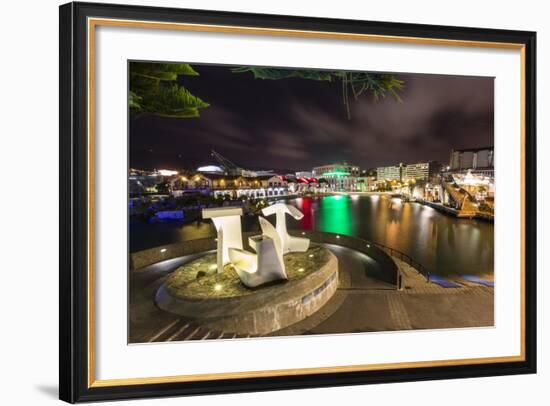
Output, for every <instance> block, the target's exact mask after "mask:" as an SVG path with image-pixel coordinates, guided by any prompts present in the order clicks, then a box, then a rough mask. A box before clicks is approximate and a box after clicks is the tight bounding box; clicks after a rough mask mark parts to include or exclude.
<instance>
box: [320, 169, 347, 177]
mask: <svg viewBox="0 0 550 406" xmlns="http://www.w3.org/2000/svg"><path fill="white" fill-rule="evenodd" d="M323 175H324V176H349V175H350V173H349V172H345V171H338V170H336V171H332V172H325V173H324V174H323Z"/></svg>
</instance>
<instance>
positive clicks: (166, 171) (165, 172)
mask: <svg viewBox="0 0 550 406" xmlns="http://www.w3.org/2000/svg"><path fill="white" fill-rule="evenodd" d="M157 172H158V173H159V174H160V175H162V176H174V175H177V174H178V171H172V170H170V169H159V170H158V171H157Z"/></svg>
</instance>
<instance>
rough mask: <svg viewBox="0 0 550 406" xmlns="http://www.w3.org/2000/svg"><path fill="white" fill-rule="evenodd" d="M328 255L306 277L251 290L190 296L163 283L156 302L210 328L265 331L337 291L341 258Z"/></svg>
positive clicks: (311, 308)
mask: <svg viewBox="0 0 550 406" xmlns="http://www.w3.org/2000/svg"><path fill="white" fill-rule="evenodd" d="M327 251H328V250H327ZM328 255H329V257H328V260H327V261H326V262H325V263H324V264H323V265H322V266H321V268H320V269H319V270H317V271H315V272H313V273H311V274H309V275H307V276H305V277H304V278H302V279H299V280H295V281H293V280H292V279H291V280H289V281H287V282H285V283H281V284H277V285H273V286H266V287H264V288H261V289H258V290H257V291H255V292H253V293H251V294H247V295H243V296H233V297H227V298H225V297H221V298H208V299H200V300H198V299H196V298H189V299H188V298H185V297H175V296H172V295H171V294H170V293H169V291H168V289H166V286H165V285H162V286H161V287H160V288H159V290H158V291H157V294H156V296H155V302H156V304H157V306H158V307H159V308H161V309H163V310H165V311H168V312H170V313H174V314H177V315H180V316H182V317H184V318H186V319H189V320H193V321H194V322H196V323H197V324H200V325H201V326H203V327H206V328H208V329H211V330H216V331H225V332H231V333H237V334H251V335H265V334H268V333H271V332H273V331H277V330H280V329H282V328H284V327H287V326H289V325H291V324H294V323H297V322H299V321H301V320H303V319H305V318H306V317H308V316H310V315H312V314H313V313H315V312H316V311H318V310H319V309H320V308H321V307H323V306H324V305H325V304H326V303H327V301H328V300H329V299H330V298H331V297H332V296H333V295H334V293H335V292H336V289H337V287H338V260H337V259H336V256H335V255H334V254H333V253H331V252H330V251H328Z"/></svg>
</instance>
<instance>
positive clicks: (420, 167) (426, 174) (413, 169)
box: [402, 161, 441, 181]
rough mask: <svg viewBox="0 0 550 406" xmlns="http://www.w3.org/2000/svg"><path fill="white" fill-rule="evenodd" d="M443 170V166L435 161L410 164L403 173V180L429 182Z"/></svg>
mask: <svg viewBox="0 0 550 406" xmlns="http://www.w3.org/2000/svg"><path fill="white" fill-rule="evenodd" d="M440 170H441V164H439V163H438V162H435V161H430V162H420V163H416V164H408V165H406V166H405V169H404V171H403V176H402V180H403V181H408V180H416V181H422V180H429V179H430V178H432V177H433V176H435V175H437V174H438V173H439V171H440Z"/></svg>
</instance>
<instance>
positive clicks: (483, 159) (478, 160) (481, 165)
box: [449, 147, 495, 176]
mask: <svg viewBox="0 0 550 406" xmlns="http://www.w3.org/2000/svg"><path fill="white" fill-rule="evenodd" d="M494 158H495V156H494V148H493V147H483V148H466V149H456V150H455V149H453V150H452V151H451V158H450V163H449V170H450V171H451V172H461V171H462V172H466V171H468V170H471V171H473V172H474V173H481V174H485V175H487V176H492V174H493V172H494V164H495V162H494Z"/></svg>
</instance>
